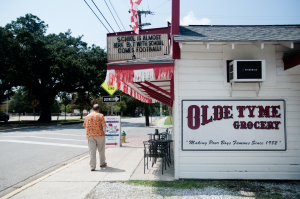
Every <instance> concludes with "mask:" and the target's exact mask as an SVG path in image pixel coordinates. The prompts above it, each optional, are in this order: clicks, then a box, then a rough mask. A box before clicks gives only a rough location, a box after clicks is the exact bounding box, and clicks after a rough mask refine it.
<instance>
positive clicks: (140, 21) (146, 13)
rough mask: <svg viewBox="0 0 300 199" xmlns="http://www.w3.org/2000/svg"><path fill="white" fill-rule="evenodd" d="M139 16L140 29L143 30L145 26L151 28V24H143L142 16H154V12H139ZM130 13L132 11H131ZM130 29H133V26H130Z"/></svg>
mask: <svg viewBox="0 0 300 199" xmlns="http://www.w3.org/2000/svg"><path fill="white" fill-rule="evenodd" d="M136 12H137V15H138V17H139V29H140V30H141V29H142V28H143V26H150V25H151V23H142V14H145V16H146V15H154V12H151V11H150V10H147V11H144V10H138V11H136ZM129 13H130V10H129ZM129 26H130V27H132V26H131V25H129Z"/></svg>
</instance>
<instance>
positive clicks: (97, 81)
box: [0, 14, 106, 122]
mask: <svg viewBox="0 0 300 199" xmlns="http://www.w3.org/2000/svg"><path fill="white" fill-rule="evenodd" d="M46 29H47V25H46V24H45V23H44V21H41V20H40V19H39V18H38V17H37V16H34V15H32V14H26V16H25V17H20V18H18V19H17V20H16V21H12V22H11V23H10V24H7V25H6V26H5V28H4V30H2V29H1V31H2V32H1V34H2V36H1V34H0V37H1V38H2V37H4V36H3V35H8V38H9V39H6V40H5V39H4V41H0V42H1V43H5V42H6V43H8V44H9V45H10V46H11V48H8V49H4V48H2V47H1V49H2V50H3V51H5V53H4V56H5V57H4V58H5V59H4V60H7V61H2V62H3V63H4V66H5V67H3V69H4V70H2V72H1V75H0V78H1V79H0V83H1V86H0V89H1V91H0V94H1V93H5V92H7V91H8V90H9V89H10V88H12V87H14V86H25V87H26V88H27V89H28V90H29V91H30V92H31V93H32V94H33V95H35V96H36V97H37V98H38V100H39V102H40V106H41V109H42V113H41V116H40V118H39V121H40V122H50V121H51V105H52V104H53V103H54V101H55V96H56V95H57V94H58V93H59V92H62V91H63V92H68V93H74V92H79V93H84V92H90V93H95V94H99V93H100V92H101V89H100V88H101V87H100V85H101V83H102V82H103V81H104V78H105V74H106V65H105V63H106V53H105V52H104V50H103V49H101V48H100V47H97V46H92V47H87V44H86V43H85V42H83V41H81V38H82V37H77V38H75V37H72V36H71V32H70V31H67V32H65V33H60V34H58V35H56V34H49V35H45V33H46ZM16 44H17V45H16ZM0 60H1V59H0ZM1 64H2V63H1ZM1 69H2V65H1ZM2 73H3V74H6V77H3V74H2Z"/></svg>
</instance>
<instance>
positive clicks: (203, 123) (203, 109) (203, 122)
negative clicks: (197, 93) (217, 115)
mask: <svg viewBox="0 0 300 199" xmlns="http://www.w3.org/2000/svg"><path fill="white" fill-rule="evenodd" d="M207 107H208V106H201V108H202V123H201V125H205V124H207V123H209V122H211V121H212V116H210V119H207Z"/></svg>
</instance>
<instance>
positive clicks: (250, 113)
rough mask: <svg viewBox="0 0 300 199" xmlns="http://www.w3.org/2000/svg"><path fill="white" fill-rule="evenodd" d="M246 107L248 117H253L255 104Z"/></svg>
mask: <svg viewBox="0 0 300 199" xmlns="http://www.w3.org/2000/svg"><path fill="white" fill-rule="evenodd" d="M246 108H247V109H248V110H249V115H248V117H254V115H253V112H254V109H255V108H256V106H246Z"/></svg>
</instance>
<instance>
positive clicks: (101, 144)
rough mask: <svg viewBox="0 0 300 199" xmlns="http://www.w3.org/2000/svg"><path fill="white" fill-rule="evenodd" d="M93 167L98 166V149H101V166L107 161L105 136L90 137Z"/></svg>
mask: <svg viewBox="0 0 300 199" xmlns="http://www.w3.org/2000/svg"><path fill="white" fill-rule="evenodd" d="M87 139H88V145H89V152H90V166H91V169H95V168H96V150H97V148H98V151H99V159H100V166H101V165H103V164H104V163H105V136H103V137H88V138H87Z"/></svg>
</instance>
